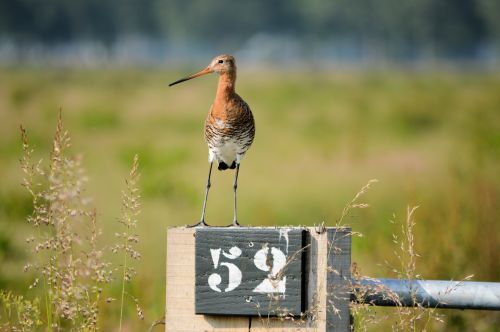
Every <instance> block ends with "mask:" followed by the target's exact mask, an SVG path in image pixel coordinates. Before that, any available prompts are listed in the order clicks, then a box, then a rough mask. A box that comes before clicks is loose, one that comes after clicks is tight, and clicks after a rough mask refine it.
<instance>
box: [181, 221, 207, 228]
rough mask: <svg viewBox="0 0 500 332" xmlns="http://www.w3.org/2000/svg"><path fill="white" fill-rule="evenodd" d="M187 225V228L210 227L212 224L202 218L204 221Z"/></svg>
mask: <svg viewBox="0 0 500 332" xmlns="http://www.w3.org/2000/svg"><path fill="white" fill-rule="evenodd" d="M186 227H187V228H193V227H210V225H209V224H207V223H206V222H205V220H202V221H200V222H198V223H196V224H194V225H187V226H186Z"/></svg>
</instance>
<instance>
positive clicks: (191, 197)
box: [0, 64, 500, 331]
mask: <svg viewBox="0 0 500 332" xmlns="http://www.w3.org/2000/svg"><path fill="white" fill-rule="evenodd" d="M240 67H244V66H243V64H240ZM184 74H185V73H180V72H174V71H169V70H157V69H142V70H139V69H135V70H134V69H121V70H118V69H117V70H111V69H107V70H103V69H99V70H67V69H66V70H65V69H50V70H49V69H47V70H42V69H23V68H4V69H0V158H1V162H0V174H2V186H1V187H0V234H2V236H0V242H1V247H0V265H1V270H2V274H1V276H0V284H1V285H2V287H8V288H12V289H17V290H20V289H23V287H25V286H26V284H27V282H26V283H24V281H23V278H22V277H23V273H22V265H23V262H22V259H19V257H20V256H22V254H21V253H22V252H23V251H22V248H23V243H24V237H25V234H26V232H27V229H28V228H27V226H26V225H25V223H24V222H23V216H24V215H26V213H28V212H29V197H28V195H27V194H26V193H24V192H23V190H22V188H21V187H20V185H19V183H20V181H21V170H20V167H19V162H18V160H19V158H20V155H21V143H20V138H19V136H20V135H19V124H21V123H22V124H23V126H24V127H25V128H27V130H28V134H29V135H30V141H31V142H32V143H33V144H34V145H35V149H36V153H37V154H38V156H47V155H48V153H49V152H50V147H51V142H52V137H53V134H54V128H55V124H56V119H57V114H58V111H59V109H60V108H62V110H63V119H64V121H65V127H66V128H68V129H69V130H70V132H71V134H72V143H73V147H72V150H73V151H74V152H81V153H83V156H84V162H83V165H84V167H85V168H86V172H87V175H88V176H89V177H90V181H89V184H88V192H87V194H88V195H89V196H91V197H93V198H94V200H93V204H94V205H95V207H96V209H97V212H98V222H99V223H100V224H101V226H102V228H103V231H104V236H105V237H108V239H107V240H109V241H110V242H111V241H112V240H113V234H114V232H115V229H116V228H117V227H118V224H117V221H116V218H117V216H118V215H119V211H120V191H121V189H122V187H123V178H124V177H125V176H126V175H127V174H128V169H129V166H130V161H131V159H132V157H133V155H134V154H135V153H137V154H138V155H139V158H140V165H141V172H142V175H141V181H140V186H141V191H142V195H143V205H142V215H141V222H140V223H139V227H138V229H137V232H138V233H139V235H140V236H141V238H142V239H147V241H142V242H140V243H139V250H140V251H141V252H142V257H143V258H142V260H141V262H140V267H139V268H138V269H137V270H138V276H137V279H136V281H135V282H134V284H132V285H131V287H132V291H133V292H134V294H135V295H136V296H137V297H138V298H139V299H140V300H141V304H142V306H143V307H144V309H145V316H146V320H145V322H139V321H138V320H137V319H136V318H135V307H134V306H130V307H127V308H125V309H126V312H125V317H126V321H125V323H124V326H125V327H127V326H128V327H130V328H131V329H132V330H144V329H145V326H147V322H152V321H153V320H155V319H157V318H159V317H160V316H161V315H162V313H163V311H164V307H165V303H164V291H165V276H164V271H165V261H164V260H165V235H166V233H165V230H166V228H167V227H168V226H174V225H183V224H189V223H194V222H196V221H197V219H198V218H199V214H200V212H201V211H200V210H201V204H202V199H203V193H204V190H203V189H204V183H205V178H206V173H207V171H208V163H207V151H206V145H205V142H204V140H203V123H204V119H205V116H206V112H207V111H208V108H209V106H210V103H211V102H212V98H213V95H214V93H215V84H216V78H215V77H214V76H212V77H206V78H200V79H198V80H194V81H190V82H186V83H184V84H182V85H178V86H175V87H171V88H169V87H168V86H167V84H168V82H171V81H173V80H175V79H177V78H179V77H181V76H182V75H184ZM237 90H238V92H239V94H240V95H241V96H242V97H243V98H244V99H245V100H246V101H247V102H248V103H249V105H250V106H251V108H252V110H253V112H254V115H255V120H256V125H257V133H256V140H255V142H254V145H253V146H252V148H251V150H250V151H249V152H248V154H247V156H246V157H245V159H244V160H243V163H242V167H241V172H240V181H239V202H240V203H239V220H240V222H241V223H242V224H246V225H248V224H251V225H290V224H294V225H298V224H302V225H313V224H314V223H316V224H317V223H320V222H321V221H326V222H327V224H330V225H333V224H334V223H335V221H337V220H338V218H339V217H340V214H341V212H342V208H343V207H344V205H345V204H346V203H347V202H348V201H349V200H350V199H351V198H352V196H353V195H354V194H355V193H356V192H357V190H358V189H359V188H360V187H361V186H362V185H364V184H365V183H366V182H367V181H368V180H369V179H372V178H377V179H378V180H379V181H380V182H379V183H378V184H376V185H375V186H374V188H373V189H371V190H370V191H369V192H368V193H367V196H366V200H367V201H368V203H370V205H371V207H370V208H369V209H365V210H362V211H360V212H356V213H355V214H354V215H353V216H349V217H348V218H347V220H345V221H346V222H348V223H350V224H351V225H352V226H353V228H354V230H356V231H360V232H362V233H363V234H364V237H363V238H356V239H355V240H354V248H353V260H354V261H356V262H358V264H359V265H360V266H361V267H362V270H363V272H364V273H365V274H367V275H370V276H374V277H376V276H380V277H382V276H384V277H389V276H391V275H390V272H389V271H388V270H387V269H385V268H381V267H379V266H378V265H377V263H380V264H383V263H384V261H385V260H389V261H390V260H391V259H393V255H392V252H393V250H394V246H393V243H392V237H391V235H392V234H393V233H394V232H397V229H395V228H394V225H392V224H391V223H389V220H390V219H392V215H393V213H395V214H396V215H397V217H400V219H401V218H403V217H404V216H405V213H406V207H407V206H408V205H410V206H414V205H420V208H419V209H418V211H417V212H416V215H415V219H416V222H417V224H416V226H415V230H414V231H415V237H416V239H415V241H416V243H415V245H416V248H417V252H419V253H420V254H421V255H422V258H421V259H420V260H419V261H418V267H419V273H420V274H421V275H423V276H424V277H425V278H433V279H441V278H442V279H460V278H462V277H464V276H466V275H469V274H475V276H476V277H475V278H476V279H477V280H486V281H488V280H490V281H491V280H493V281H498V278H499V272H500V271H499V269H498V262H499V261H500V251H499V250H498V234H500V224H499V223H498V215H499V214H500V208H499V204H498V202H499V201H500V178H499V177H498V170H499V169H500V168H499V166H500V160H499V159H500V94H499V93H498V91H500V76H499V75H498V73H474V72H467V73H459V72H444V71H443V72H440V71H436V72H432V73H431V72H415V71H389V72H382V71H372V72H354V71H333V70H326V71H321V72H320V71H315V70H311V71H303V72H284V71H270V72H263V71H244V70H242V71H241V72H240V73H239V80H238V84H237ZM232 180H233V173H229V172H216V173H214V176H213V182H212V184H213V187H212V191H211V194H210V200H209V203H208V208H207V222H209V223H212V224H216V225H225V224H229V223H230V222H231V220H232V206H231V205H232V187H231V184H232ZM3 234H8V236H3ZM7 270H8V271H7ZM4 271H7V272H4ZM115 291H116V292H119V289H117V290H115ZM115 297H116V296H115ZM113 306H114V307H113ZM116 307H117V306H116V305H113V304H112V305H110V306H109V308H107V309H106V310H107V314H106V315H105V316H103V318H104V321H103V322H102V325H103V330H110V329H111V327H115V328H116V326H117V322H118V319H119V318H118V317H119V310H118V311H117V310H116ZM108 313H109V314H108ZM447 316H448V317H450V318H449V319H447V320H446V322H447V324H448V328H447V330H453V329H454V330H457V331H458V330H471V331H474V330H476V331H487V330H488V328H489V329H490V330H491V331H492V330H493V329H494V326H495V323H496V325H498V324H500V322H499V318H498V315H497V314H495V313H484V312H457V311H448V312H447Z"/></svg>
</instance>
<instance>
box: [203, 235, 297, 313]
mask: <svg viewBox="0 0 500 332" xmlns="http://www.w3.org/2000/svg"><path fill="white" fill-rule="evenodd" d="M304 233H305V230H303V229H298V228H295V229H286V228H277V229H270V228H229V229H227V228H200V229H197V231H196V240H195V241H196V244H195V246H196V248H195V252H196V257H195V271H196V279H195V282H196V284H195V287H196V289H195V308H196V313H197V314H211V315H247V316H252V315H253V316H267V315H280V314H287V313H289V314H294V315H299V314H300V313H301V312H302V311H303V309H304V301H303V300H304V299H305V296H303V284H302V277H303V271H302V268H303V264H302V260H303V259H302V257H303V254H304V253H303V250H302V248H303V245H304ZM210 281H211V283H210Z"/></svg>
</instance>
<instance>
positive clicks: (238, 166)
mask: <svg viewBox="0 0 500 332" xmlns="http://www.w3.org/2000/svg"><path fill="white" fill-rule="evenodd" d="M239 172H240V164H236V174H235V175H234V184H233V190H234V218H233V226H240V224H239V223H238V218H237V217H236V189H238V173H239Z"/></svg>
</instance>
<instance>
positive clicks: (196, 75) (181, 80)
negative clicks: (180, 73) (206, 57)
mask: <svg viewBox="0 0 500 332" xmlns="http://www.w3.org/2000/svg"><path fill="white" fill-rule="evenodd" d="M213 72H214V71H213V70H212V68H210V67H207V68H205V69H203V70H200V71H199V72H197V73H196V74H193V75H190V76H187V77H184V78H181V79H180V80H177V81H175V82H173V83H170V84H169V85H168V86H172V85H175V84H178V83H182V82H185V81H187V80H190V79H192V78H195V77H199V76H203V75H206V74H210V73H213Z"/></svg>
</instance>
